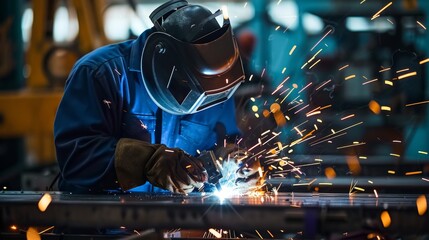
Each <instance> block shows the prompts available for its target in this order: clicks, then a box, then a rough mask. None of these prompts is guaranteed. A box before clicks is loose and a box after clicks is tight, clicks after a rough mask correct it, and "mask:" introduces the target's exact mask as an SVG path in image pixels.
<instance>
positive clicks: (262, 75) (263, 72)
mask: <svg viewBox="0 0 429 240" xmlns="http://www.w3.org/2000/svg"><path fill="white" fill-rule="evenodd" d="M264 74H265V68H264V69H262V73H261V78H262V77H264Z"/></svg>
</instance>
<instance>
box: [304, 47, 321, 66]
mask: <svg viewBox="0 0 429 240" xmlns="http://www.w3.org/2000/svg"><path fill="white" fill-rule="evenodd" d="M322 50H323V49H322V48H321V49H319V51H317V52H316V53H315V54H314V55H313V56H312V57H311V58H310V60H308V61H307V63H311V62H312V61H313V60H314V59H315V58H316V57H317V55H319V53H320V52H321V51H322Z"/></svg>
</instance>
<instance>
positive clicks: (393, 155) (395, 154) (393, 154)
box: [390, 153, 401, 157]
mask: <svg viewBox="0 0 429 240" xmlns="http://www.w3.org/2000/svg"><path fill="white" fill-rule="evenodd" d="M390 156H392V157H401V155H399V154H397V153H391V154H390Z"/></svg>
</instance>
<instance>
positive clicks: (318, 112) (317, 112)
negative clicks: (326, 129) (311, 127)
mask: <svg viewBox="0 0 429 240" xmlns="http://www.w3.org/2000/svg"><path fill="white" fill-rule="evenodd" d="M320 113H322V112H321V111H315V112H311V113H307V114H306V117H311V116H313V115H317V114H320ZM315 128H316V129H317V127H315Z"/></svg>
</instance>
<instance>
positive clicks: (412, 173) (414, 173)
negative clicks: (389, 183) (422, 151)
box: [405, 171, 423, 176]
mask: <svg viewBox="0 0 429 240" xmlns="http://www.w3.org/2000/svg"><path fill="white" fill-rule="evenodd" d="M422 173H423V172H422V171H414V172H406V173H405V176H411V175H419V174H422Z"/></svg>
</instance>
